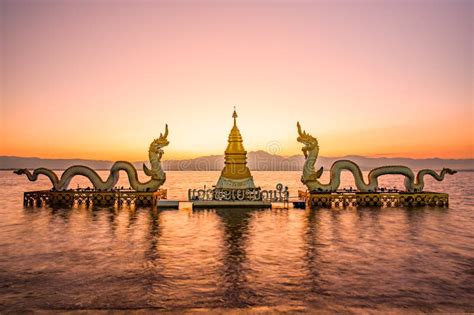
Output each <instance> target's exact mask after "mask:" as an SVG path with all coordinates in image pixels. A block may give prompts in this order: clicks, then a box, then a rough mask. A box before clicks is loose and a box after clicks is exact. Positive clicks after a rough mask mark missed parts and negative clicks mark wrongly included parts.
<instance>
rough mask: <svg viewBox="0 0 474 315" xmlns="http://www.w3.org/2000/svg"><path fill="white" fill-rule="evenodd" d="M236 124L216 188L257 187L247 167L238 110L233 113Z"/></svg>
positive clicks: (230, 135)
mask: <svg viewBox="0 0 474 315" xmlns="http://www.w3.org/2000/svg"><path fill="white" fill-rule="evenodd" d="M232 118H234V126H233V127H232V130H231V131H230V134H229V139H228V140H227V141H228V142H229V144H228V145H227V149H226V150H225V166H224V169H223V170H222V172H221V177H220V178H219V181H218V182H217V185H216V188H223V189H247V188H255V184H254V182H253V177H252V175H251V174H250V170H249V168H248V167H247V151H245V149H244V146H243V144H242V142H243V140H242V135H241V134H240V130H239V128H237V112H236V111H235V109H234V113H233V114H232Z"/></svg>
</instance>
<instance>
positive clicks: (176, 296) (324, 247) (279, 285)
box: [0, 171, 474, 312]
mask: <svg viewBox="0 0 474 315" xmlns="http://www.w3.org/2000/svg"><path fill="white" fill-rule="evenodd" d="M100 174H101V175H102V176H103V177H106V176H107V174H108V172H100ZM253 175H254V178H255V181H256V183H257V184H259V185H260V186H262V188H264V189H270V188H274V186H275V184H276V183H278V182H281V183H283V184H284V185H287V186H288V187H289V189H290V193H291V195H292V196H294V195H296V194H297V189H303V188H304V187H303V186H302V184H301V183H300V181H299V178H300V175H301V174H300V173H299V172H253ZM141 176H143V174H141ZM218 176H219V172H168V173H167V182H166V184H165V186H164V188H167V189H168V198H169V199H185V198H186V196H187V189H188V188H190V187H192V188H200V187H202V185H204V184H207V185H208V186H209V185H212V184H214V183H215V182H216V181H217V178H218ZM327 177H328V174H327V173H325V174H324V178H323V181H324V180H325V179H326V178H327ZM473 183H474V173H468V172H461V173H458V174H456V175H454V176H448V177H447V179H446V180H445V181H443V182H441V183H440V182H436V181H434V180H433V179H427V185H426V187H425V189H426V190H433V191H444V192H447V193H449V194H450V206H449V208H428V207H427V208H416V209H405V208H382V209H370V208H358V209H354V208H348V209H338V210H329V209H322V210H299V209H266V210H246V209H220V210H213V209H209V210H195V211H193V210H191V209H188V208H184V209H180V210H167V211H157V210H151V209H149V208H140V209H134V208H133V207H127V206H124V207H123V208H94V209H90V208H86V207H85V205H81V206H76V207H74V208H72V209H52V208H47V207H43V208H25V207H23V203H22V194H23V192H24V191H28V190H39V189H48V188H50V184H49V181H48V180H47V179H46V178H45V177H41V179H40V180H39V181H37V182H34V183H32V182H29V181H28V180H27V179H26V177H24V176H21V177H20V176H17V175H15V174H12V173H11V172H7V171H1V172H0V215H1V217H0V311H1V310H4V311H5V310H6V311H18V310H25V309H33V310H39V309H46V310H51V309H54V310H65V309H66V310H83V309H86V310H90V309H94V310H97V309H116V310H126V309H153V310H160V309H162V310H176V309H178V310H180V311H183V310H196V309H198V310H209V309H213V310H221V309H235V308H246V309H250V310H278V311H288V312H294V311H314V310H322V311H337V312H359V311H361V310H362V311H364V310H369V309H376V310H378V311H381V312H386V311H423V312H432V311H441V312H453V311H470V312H473V311H474V184H473ZM77 184H79V185H81V186H83V187H86V186H87V185H88V184H87V181H86V180H85V179H83V178H78V180H77V181H75V182H74V183H73V185H72V187H73V188H75V187H76V185H77ZM401 184H402V178H401V177H397V176H392V177H387V178H384V180H383V181H382V185H383V186H386V187H394V186H398V187H400V188H401V187H402V186H401ZM119 185H123V186H128V184H127V181H126V179H124V178H123V179H122V181H121V182H120V183H119ZM343 185H344V186H346V187H349V186H351V185H352V186H354V182H353V180H351V176H350V174H348V173H344V174H343Z"/></svg>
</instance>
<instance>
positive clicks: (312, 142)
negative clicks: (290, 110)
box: [296, 122, 319, 158]
mask: <svg viewBox="0 0 474 315" xmlns="http://www.w3.org/2000/svg"><path fill="white" fill-rule="evenodd" d="M296 127H298V138H296V140H297V141H298V142H300V143H302V144H304V146H303V148H302V149H301V151H303V154H304V156H305V158H307V157H308V151H311V150H314V149H319V146H318V140H317V139H316V138H315V137H313V136H312V135H310V134H308V133H306V131H302V130H301V125H300V123H299V122H298V123H297V124H296Z"/></svg>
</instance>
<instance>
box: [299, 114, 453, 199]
mask: <svg viewBox="0 0 474 315" xmlns="http://www.w3.org/2000/svg"><path fill="white" fill-rule="evenodd" d="M297 128H298V138H297V141H298V142H300V143H302V144H303V145H304V146H303V148H302V151H303V154H304V156H305V158H306V161H305V164H304V168H303V175H302V177H301V182H303V184H305V185H306V187H308V189H309V191H310V192H335V191H337V189H338V188H339V186H340V184H341V172H342V171H343V170H347V171H349V172H351V173H352V175H353V176H354V181H355V185H356V186H357V189H358V190H359V191H361V192H375V191H376V189H377V187H378V177H380V176H382V175H388V174H392V175H403V176H405V180H404V185H405V188H406V190H407V191H408V192H420V191H423V187H424V185H425V182H424V179H423V178H424V176H425V175H430V176H432V177H433V178H434V179H436V180H437V181H442V180H443V179H444V176H445V175H446V174H449V175H453V174H455V173H456V171H454V170H451V169H449V168H443V170H442V171H441V172H440V173H439V174H437V173H436V172H435V171H433V170H430V169H423V170H420V171H419V172H418V173H417V174H416V176H415V174H414V173H413V171H412V170H411V169H410V168H408V167H406V166H400V165H391V166H382V167H377V168H374V169H373V170H371V171H370V172H369V175H368V180H369V182H368V183H366V182H365V181H364V178H363V176H362V171H361V170H360V167H359V166H358V165H357V164H356V163H354V162H352V161H350V160H339V161H336V162H334V163H333V165H332V166H331V169H330V179H329V183H328V184H322V183H321V182H320V181H319V178H320V177H321V175H322V173H323V168H322V167H321V168H320V169H319V170H318V171H315V168H314V165H315V163H316V159H317V158H318V154H319V145H318V140H317V139H316V138H315V137H313V136H311V135H310V134H308V133H306V131H302V130H301V126H300V123H299V122H298V123H297Z"/></svg>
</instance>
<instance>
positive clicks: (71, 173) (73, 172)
mask: <svg viewBox="0 0 474 315" xmlns="http://www.w3.org/2000/svg"><path fill="white" fill-rule="evenodd" d="M167 138H168V125H166V127H165V133H164V134H161V133H160V137H159V138H157V139H154V140H153V142H152V143H151V144H150V148H149V149H148V157H149V160H150V165H151V169H149V168H148V167H147V166H146V165H145V163H143V171H144V172H145V174H146V175H147V176H150V177H151V178H150V180H148V181H147V182H144V183H142V182H140V181H139V180H138V174H137V170H136V169H135V167H134V166H133V165H132V164H131V163H130V162H126V161H117V162H115V163H114V164H113V165H112V168H111V169H110V174H109V177H108V178H107V180H106V181H102V179H101V177H100V176H99V174H97V172H96V171H94V170H93V169H91V168H90V167H87V166H83V165H74V166H71V167H69V168H67V169H66V170H65V171H64V172H63V173H62V175H61V179H59V178H58V175H56V173H55V172H53V171H52V170H50V169H47V168H36V169H35V170H33V173H31V172H30V171H29V170H27V169H17V170H15V171H14V173H15V174H18V175H22V174H24V175H26V176H27V177H28V179H29V180H30V181H36V180H37V179H38V175H41V174H42V175H45V176H47V177H48V178H49V179H50V180H51V183H52V184H53V188H54V189H55V190H58V191H61V190H67V189H68V187H69V184H70V182H71V180H72V178H73V177H75V176H85V177H87V178H88V179H89V180H90V181H91V183H92V185H93V186H94V189H96V190H112V189H113V188H114V187H115V185H116V184H117V182H118V180H119V171H121V170H123V171H125V172H126V173H127V175H128V180H129V182H130V186H131V187H132V188H133V189H134V190H136V191H150V192H152V191H156V190H158V188H160V186H161V185H163V183H164V182H165V180H166V174H165V172H163V169H162V168H161V157H162V155H163V153H164V151H163V149H162V148H163V147H165V146H167V145H168V144H169V141H168V139H167Z"/></svg>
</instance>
